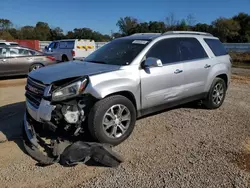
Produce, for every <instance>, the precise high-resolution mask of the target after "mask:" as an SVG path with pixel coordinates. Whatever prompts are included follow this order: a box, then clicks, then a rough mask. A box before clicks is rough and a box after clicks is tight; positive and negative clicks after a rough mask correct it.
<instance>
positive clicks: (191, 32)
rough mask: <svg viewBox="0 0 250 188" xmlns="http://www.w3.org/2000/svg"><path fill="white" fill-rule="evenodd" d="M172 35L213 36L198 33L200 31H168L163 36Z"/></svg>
mask: <svg viewBox="0 0 250 188" xmlns="http://www.w3.org/2000/svg"><path fill="white" fill-rule="evenodd" d="M171 34H186V35H205V36H213V35H212V34H210V33H205V32H198V31H167V32H165V33H163V35H171Z"/></svg>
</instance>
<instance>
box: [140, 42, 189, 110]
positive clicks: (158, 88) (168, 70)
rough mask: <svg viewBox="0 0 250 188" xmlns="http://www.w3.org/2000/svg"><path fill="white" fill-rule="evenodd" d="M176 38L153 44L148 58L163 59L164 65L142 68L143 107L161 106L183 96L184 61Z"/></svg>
mask: <svg viewBox="0 0 250 188" xmlns="http://www.w3.org/2000/svg"><path fill="white" fill-rule="evenodd" d="M179 53H180V51H179V47H178V45H177V44H176V42H175V39H174V38H170V39H163V40H161V41H159V42H157V43H156V44H154V45H153V46H152V48H151V49H150V50H149V52H148V53H147V54H146V58H148V57H154V58H158V59H160V60H161V61H162V64H163V66H162V67H149V68H147V69H141V70H140V76H141V102H142V109H146V108H151V107H155V106H159V105H162V104H166V103H170V102H173V101H177V100H180V99H182V98H183V82H184V76H183V63H181V62H180V54H179Z"/></svg>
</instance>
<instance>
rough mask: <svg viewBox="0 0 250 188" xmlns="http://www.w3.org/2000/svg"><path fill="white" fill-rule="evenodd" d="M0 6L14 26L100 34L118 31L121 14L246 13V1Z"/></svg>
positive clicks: (13, 2)
mask: <svg viewBox="0 0 250 188" xmlns="http://www.w3.org/2000/svg"><path fill="white" fill-rule="evenodd" d="M0 5H1V11H0V18H4V19H9V20H11V21H12V22H13V24H14V25H15V26H17V27H21V26H24V25H35V24H36V23H37V22H38V21H43V22H47V23H49V25H50V26H51V27H57V26H59V27H61V28H62V29H63V30H64V32H67V31H70V30H73V29H74V28H82V27H87V28H91V29H93V30H95V31H99V32H101V33H103V34H110V33H111V30H112V31H113V32H117V31H119V28H118V27H117V26H116V23H117V20H118V19H119V18H120V17H125V16H132V17H135V18H137V19H138V20H139V21H164V19H165V17H167V16H168V15H169V14H170V13H173V14H174V15H175V17H176V19H182V18H186V17H187V15H189V14H192V15H193V16H194V17H195V20H196V22H201V23H211V22H212V21H213V20H215V19H216V18H218V17H227V18H228V17H232V16H233V15H236V14H238V13H239V12H245V13H248V14H250V0H9V1H7V0H5V1H3V0H2V1H1V3H0Z"/></svg>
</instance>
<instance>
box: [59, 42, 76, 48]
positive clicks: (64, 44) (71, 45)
mask: <svg viewBox="0 0 250 188" xmlns="http://www.w3.org/2000/svg"><path fill="white" fill-rule="evenodd" d="M74 46H75V42H74V41H62V42H60V48H62V49H73V48H74Z"/></svg>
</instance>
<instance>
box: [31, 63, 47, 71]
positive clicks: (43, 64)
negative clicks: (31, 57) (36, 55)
mask: <svg viewBox="0 0 250 188" xmlns="http://www.w3.org/2000/svg"><path fill="white" fill-rule="evenodd" d="M38 64H39V65H42V66H43V67H45V66H46V64H45V63H43V62H33V63H31V64H30V66H29V71H30V69H31V67H32V66H33V65H38Z"/></svg>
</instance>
